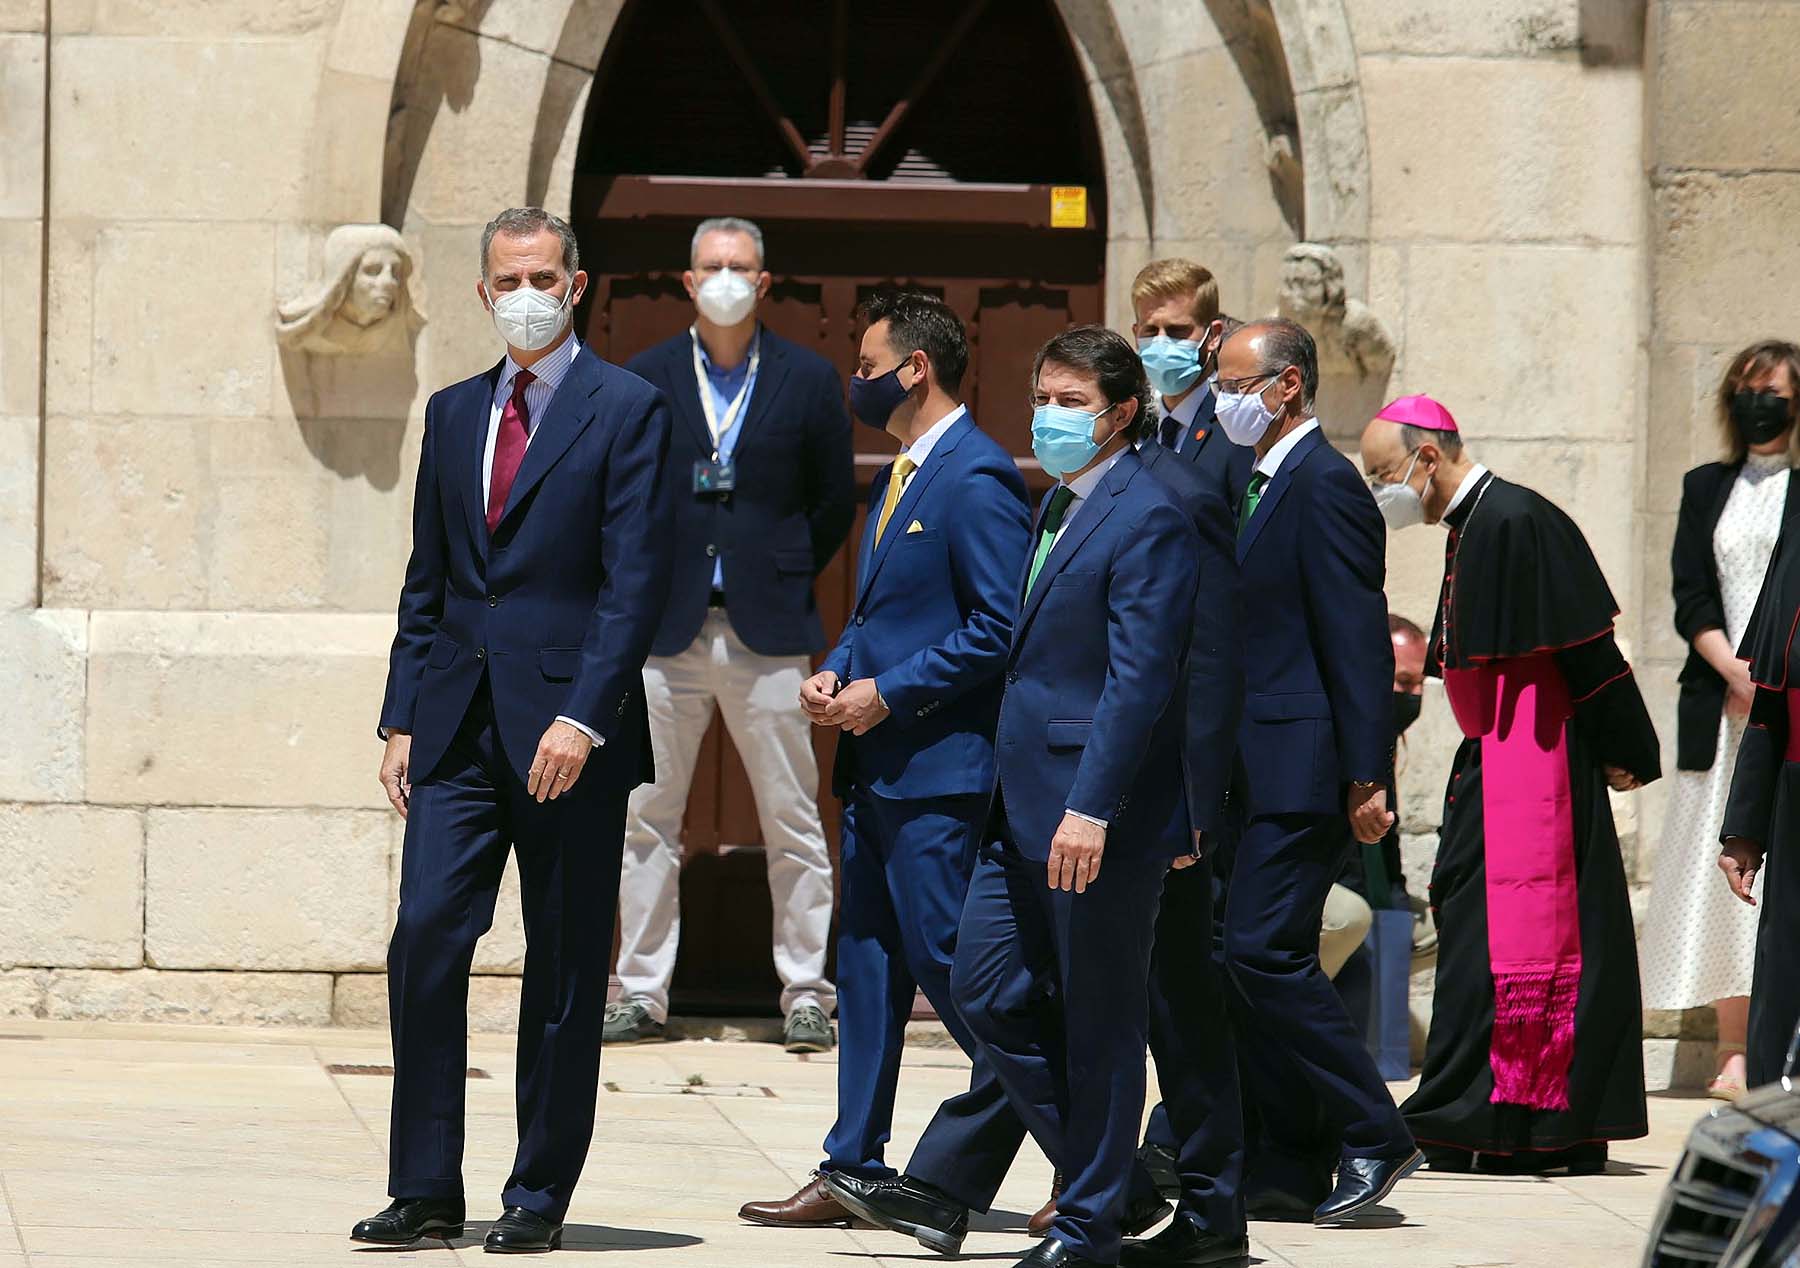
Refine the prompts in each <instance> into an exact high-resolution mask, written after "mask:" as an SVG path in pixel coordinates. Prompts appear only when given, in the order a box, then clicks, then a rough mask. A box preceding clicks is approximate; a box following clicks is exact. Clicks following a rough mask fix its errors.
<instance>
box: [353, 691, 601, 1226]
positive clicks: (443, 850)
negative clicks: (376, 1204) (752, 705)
mask: <svg viewBox="0 0 1800 1268" xmlns="http://www.w3.org/2000/svg"><path fill="white" fill-rule="evenodd" d="M604 752H605V750H597V751H596V752H595V754H594V757H593V759H592V760H594V761H599V760H601V758H602V756H603V755H604ZM586 773H587V774H588V775H592V774H593V772H592V771H588V772H586ZM624 833H625V794H624V793H622V792H619V793H613V792H611V791H608V790H605V789H603V788H602V786H601V784H600V782H599V781H598V780H595V781H594V782H593V783H592V784H591V785H589V786H587V787H585V788H584V787H583V785H582V783H581V782H580V781H577V783H576V786H575V788H574V789H572V790H571V791H570V792H568V793H565V794H564V795H562V796H561V797H559V798H557V799H556V800H555V801H546V802H544V803H542V804H539V803H538V802H537V801H536V800H535V799H534V798H533V797H531V796H530V795H529V794H528V793H527V792H526V791H525V785H524V784H523V783H522V782H521V781H520V780H519V778H518V776H517V775H516V774H515V773H514V772H513V769H512V766H511V764H510V763H509V762H508V761H507V759H506V755H505V753H503V752H502V751H501V747H500V733H499V728H498V727H497V726H496V724H495V722H494V709H493V700H492V696H491V695H490V691H489V687H488V683H487V680H486V678H485V677H484V678H483V680H482V682H481V685H480V686H479V687H478V688H477V689H476V692H475V698H474V700H473V701H472V702H471V703H470V705H469V710H468V713H467V715H466V716H465V717H464V719H463V722H462V725H461V726H460V728H459V729H458V730H457V732H456V736H455V738H454V739H453V740H452V741H451V744H450V748H449V751H448V752H447V753H446V754H445V756H444V758H443V760H442V761H440V762H439V763H438V764H437V767H436V768H435V770H434V771H433V772H432V773H431V777H430V779H429V781H428V782H423V783H417V784H414V785H413V791H412V799H411V802H410V804H409V806H408V813H407V820H406V841H405V847H404V853H403V854H402V858H401V865H400V910H399V915H398V918H397V920H396V922H395V925H394V936H393V940H392V942H391V943H390V944H389V947H388V1003H389V1013H390V1018H391V1020H390V1025H391V1027H392V1031H393V1043H394V1101H393V1115H392V1122H391V1131H390V1148H389V1155H390V1163H389V1175H388V1193H389V1195H390V1196H392V1197H396V1198H403V1197H443V1198H454V1197H461V1196H462V1193H463V1182H462V1153H463V1110H464V1102H465V1098H464V1090H465V1087H466V1078H467V1073H466V1072H467V1069H468V1064H469V1061H468V1048H469V1044H468V1003H469V967H470V964H471V963H472V961H473V960H474V956H475V943H476V941H477V940H478V939H479V938H480V937H481V935H482V934H484V933H486V932H487V930H488V927H489V926H490V925H492V924H493V920H494V902H495V899H496V897H497V896H498V894H499V890H500V876H501V873H502V871H503V870H504V868H505V866H506V855H507V850H508V848H509V847H511V848H512V849H514V850H516V851H517V854H518V859H519V880H520V888H521V890H522V891H523V892H522V898H523V904H524V917H525V937H526V942H527V950H526V953H525V977H524V982H523V984H522V990H521V993H520V1000H519V1047H518V1085H517V1094H518V1121H519V1148H518V1153H517V1156H516V1157H515V1159H514V1161H513V1170H512V1175H511V1177H510V1178H509V1179H508V1180H507V1182H506V1187H505V1189H504V1191H503V1193H502V1195H501V1201H502V1202H503V1203H504V1204H505V1205H506V1206H522V1207H525V1208H526V1209H528V1210H531V1211H535V1212H536V1213H537V1214H539V1215H542V1216H543V1217H544V1218H546V1219H549V1220H552V1221H556V1222H560V1221H561V1220H562V1218H563V1215H564V1213H565V1212H566V1211H567V1210H568V1207H569V1199H570V1196H571V1195H572V1193H573V1192H574V1188H575V1183H576V1181H577V1180H578V1179H579V1178H580V1176H581V1168H582V1164H583V1163H585V1162H586V1161H587V1151H588V1144H589V1142H590V1140H591V1139H592V1137H593V1134H594V1101H595V1097H596V1096H597V1095H598V1093H599V1081H600V1025H601V1017H602V1014H603V1012H604V1011H605V1007H606V986H607V964H608V960H609V959H610V957H611V954H612V931H613V914H614V909H615V907H616V906H617V902H618V894H619V864H620V856H621V853H622V850H623V843H624Z"/></svg>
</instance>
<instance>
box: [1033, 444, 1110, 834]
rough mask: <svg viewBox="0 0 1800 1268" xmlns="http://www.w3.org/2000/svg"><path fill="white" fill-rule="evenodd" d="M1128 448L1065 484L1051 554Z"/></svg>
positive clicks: (1098, 821)
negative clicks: (1067, 495)
mask: <svg viewBox="0 0 1800 1268" xmlns="http://www.w3.org/2000/svg"><path fill="white" fill-rule="evenodd" d="M1129 448H1130V446H1129V445H1128V446H1126V448H1125V449H1121V450H1119V451H1118V452H1117V453H1115V454H1114V455H1113V456H1112V457H1110V458H1108V459H1106V461H1104V462H1102V463H1101V464H1100V465H1099V466H1097V467H1094V468H1093V469H1092V470H1089V471H1084V472H1082V473H1081V474H1080V475H1078V476H1076V477H1075V478H1074V479H1073V480H1070V481H1067V482H1066V484H1065V485H1064V487H1066V488H1067V489H1068V490H1069V492H1071V493H1073V494H1074V495H1075V498H1074V500H1073V501H1071V502H1070V503H1069V507H1068V509H1067V510H1066V511H1064V512H1063V517H1062V523H1060V524H1058V525H1057V526H1056V537H1055V539H1054V540H1053V541H1052V542H1051V543H1050V549H1051V550H1052V551H1053V552H1054V551H1055V550H1056V547H1057V544H1058V543H1060V542H1061V541H1062V537H1063V534H1064V533H1066V532H1068V531H1069V525H1070V524H1071V523H1073V522H1074V520H1075V517H1076V516H1077V515H1079V514H1080V513H1081V508H1082V507H1083V506H1085V505H1086V504H1087V500H1088V499H1089V498H1091V497H1093V496H1094V492H1095V491H1096V490H1097V489H1099V487H1100V481H1102V480H1104V479H1106V473H1107V472H1108V471H1111V470H1112V469H1113V465H1114V464H1115V463H1117V462H1118V461H1119V459H1120V458H1123V457H1124V456H1125V452H1126V449H1129ZM1046 558H1047V557H1046ZM1064 809H1066V810H1068V812H1069V813H1070V814H1072V815H1074V816H1075V817H1076V818H1077V819H1085V820H1087V821H1088V822H1089V823H1092V824H1095V825H1097V826H1099V827H1101V828H1104V827H1106V820H1105V819H1101V818H1098V817H1096V816H1094V815H1089V814H1083V813H1081V811H1079V810H1076V809H1074V808H1072V807H1066V806H1065V807H1064Z"/></svg>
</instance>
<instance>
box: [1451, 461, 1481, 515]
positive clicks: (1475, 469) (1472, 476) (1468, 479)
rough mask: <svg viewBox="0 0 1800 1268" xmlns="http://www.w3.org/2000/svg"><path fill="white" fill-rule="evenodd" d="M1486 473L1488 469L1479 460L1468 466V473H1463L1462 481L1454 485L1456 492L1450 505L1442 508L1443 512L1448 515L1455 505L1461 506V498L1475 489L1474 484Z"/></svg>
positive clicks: (1478, 482)
mask: <svg viewBox="0 0 1800 1268" xmlns="http://www.w3.org/2000/svg"><path fill="white" fill-rule="evenodd" d="M1487 473H1488V469H1487V468H1486V467H1484V466H1482V465H1481V464H1480V463H1479V462H1478V463H1476V464H1475V465H1474V466H1472V467H1470V468H1469V474H1467V475H1465V476H1464V477H1463V478H1462V483H1461V484H1459V485H1457V486H1456V493H1455V495H1454V496H1452V497H1451V499H1450V505H1449V506H1446V507H1445V508H1444V514H1445V515H1448V514H1450V513H1451V512H1452V511H1454V510H1455V509H1456V508H1457V507H1459V506H1461V505H1462V504H1463V499H1464V498H1466V497H1468V496H1469V494H1471V493H1473V492H1474V491H1475V486H1476V485H1478V484H1480V483H1481V477H1482V476H1484V475H1486V474H1487Z"/></svg>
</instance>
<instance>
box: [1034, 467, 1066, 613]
mask: <svg viewBox="0 0 1800 1268" xmlns="http://www.w3.org/2000/svg"><path fill="white" fill-rule="evenodd" d="M1074 500H1075V490H1073V489H1071V488H1070V487H1069V486H1068V485H1066V484H1059V485H1057V486H1056V488H1055V490H1054V491H1052V493H1051V494H1050V505H1049V507H1048V508H1047V509H1046V510H1045V511H1044V524H1043V527H1042V528H1041V529H1039V530H1038V546H1037V554H1035V555H1033V556H1032V557H1031V573H1030V575H1029V576H1027V577H1026V578H1025V593H1026V594H1030V593H1031V587H1033V586H1035V585H1036V584H1037V579H1038V573H1039V572H1041V571H1042V570H1043V567H1044V560H1046V559H1048V558H1050V548H1051V547H1052V546H1054V545H1056V530H1057V529H1059V528H1061V527H1062V522H1063V516H1065V515H1067V514H1068V513H1069V503H1071V502H1073V501H1074Z"/></svg>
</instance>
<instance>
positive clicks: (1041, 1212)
mask: <svg viewBox="0 0 1800 1268" xmlns="http://www.w3.org/2000/svg"><path fill="white" fill-rule="evenodd" d="M1062 1191H1063V1178H1062V1172H1060V1171H1058V1172H1057V1173H1056V1175H1055V1176H1053V1177H1052V1178H1051V1180H1050V1200H1049V1201H1048V1202H1046V1203H1044V1204H1043V1205H1042V1206H1040V1207H1039V1208H1038V1213H1037V1214H1036V1215H1034V1216H1032V1217H1031V1218H1030V1219H1029V1220H1027V1221H1026V1222H1025V1231H1026V1232H1027V1233H1030V1234H1031V1235H1032V1236H1033V1237H1047V1236H1049V1234H1050V1226H1051V1225H1052V1224H1054V1223H1056V1199H1057V1198H1059V1197H1061V1196H1062Z"/></svg>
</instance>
